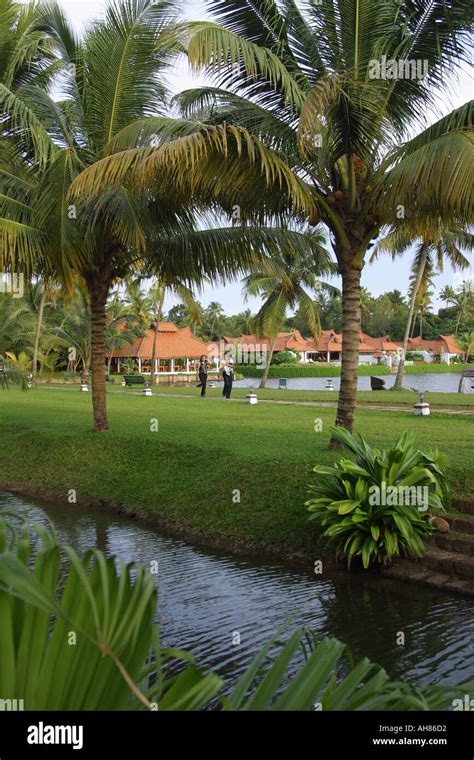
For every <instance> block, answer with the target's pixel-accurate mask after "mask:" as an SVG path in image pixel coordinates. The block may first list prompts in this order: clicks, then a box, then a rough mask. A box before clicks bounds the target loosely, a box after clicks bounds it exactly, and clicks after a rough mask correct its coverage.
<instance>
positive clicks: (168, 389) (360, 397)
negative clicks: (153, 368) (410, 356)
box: [56, 381, 474, 409]
mask: <svg viewBox="0 0 474 760" xmlns="http://www.w3.org/2000/svg"><path fill="white" fill-rule="evenodd" d="M196 382H197V381H196ZM195 386H196V383H190V384H189V385H186V386H182V385H157V386H156V387H155V388H154V389H153V390H154V392H155V393H159V394H162V393H169V394H170V395H183V396H198V395H199V390H198V389H197V388H196V387H195ZM56 387H57V386H56ZM70 387H71V386H70ZM139 388H140V386H138V389H139ZM74 390H75V391H77V385H76V386H74ZM109 391H110V392H124V393H129V394H131V395H134V394H136V393H137V392H138V393H140V390H138V391H137V387H134V388H133V387H132V388H122V386H121V385H120V384H118V383H117V384H115V385H110V386H109ZM248 392H249V389H248V387H245V388H234V389H233V390H232V396H233V397H234V398H241V399H243V398H245V396H246V395H247V393H248ZM256 392H257V395H258V397H259V398H261V399H270V400H275V401H312V402H319V401H331V402H333V403H337V396H338V394H337V392H335V391H314V390H311V391H304V390H290V389H288V390H278V388H264V389H262V390H261V389H260V388H257V389H256ZM207 394H208V395H209V396H211V397H215V398H221V397H222V388H208V389H207ZM426 400H427V401H429V403H430V404H432V405H433V406H439V407H442V408H443V409H450V408H453V409H455V408H456V407H461V408H466V409H468V408H471V407H474V393H428V394H427V396H426ZM357 401H358V402H359V403H361V404H377V405H380V404H386V405H387V406H406V407H407V409H412V408H413V404H414V403H416V402H417V401H418V396H417V394H416V393H413V391H409V390H400V391H375V392H374V391H359V392H358V393H357Z"/></svg>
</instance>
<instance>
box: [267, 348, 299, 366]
mask: <svg viewBox="0 0 474 760" xmlns="http://www.w3.org/2000/svg"><path fill="white" fill-rule="evenodd" d="M298 362H299V357H298V356H296V355H295V354H294V353H293V352H292V351H279V352H278V353H277V354H275V355H274V357H273V359H272V364H289V365H292V364H298Z"/></svg>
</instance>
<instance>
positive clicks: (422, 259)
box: [370, 219, 473, 390]
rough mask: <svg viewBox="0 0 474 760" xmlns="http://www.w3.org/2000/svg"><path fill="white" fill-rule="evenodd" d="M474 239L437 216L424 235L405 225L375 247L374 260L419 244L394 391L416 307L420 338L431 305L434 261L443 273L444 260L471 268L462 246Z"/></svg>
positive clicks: (455, 266)
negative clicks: (451, 227)
mask: <svg viewBox="0 0 474 760" xmlns="http://www.w3.org/2000/svg"><path fill="white" fill-rule="evenodd" d="M425 224H426V222H425ZM472 240H473V238H472V235H471V234H470V233H469V232H467V231H465V230H462V229H461V230H455V231H453V230H451V229H449V228H447V227H445V226H444V225H443V224H442V223H440V220H439V219H438V220H436V222H432V224H431V230H430V231H429V232H428V230H427V231H426V232H425V233H424V234H423V235H421V236H419V235H416V231H415V230H414V229H412V230H411V232H410V229H409V228H408V227H407V226H406V227H404V228H401V229H399V230H395V231H394V232H392V233H391V234H389V235H387V236H386V237H385V238H384V240H382V242H381V243H379V244H378V245H377V247H376V248H375V250H374V252H373V254H372V256H371V259H370V260H371V261H374V260H375V259H376V258H377V256H378V255H379V253H382V252H385V253H390V254H391V256H392V259H395V258H396V257H398V256H402V255H404V254H406V252H407V251H408V250H410V248H411V246H412V245H413V244H417V248H416V249H415V255H414V257H413V260H412V267H411V270H412V276H411V287H410V291H409V298H410V301H409V306H408V316H407V322H406V327H405V334H404V336H403V344H402V351H401V356H400V361H399V364H398V369H397V376H396V378H395V383H394V385H393V390H397V389H399V388H401V387H402V382H403V373H404V368H405V357H406V352H407V345H408V338H409V336H410V330H411V328H412V324H413V328H414V319H413V317H414V314H415V310H417V309H418V314H419V317H420V338H421V337H422V330H423V327H422V321H423V312H424V311H425V310H426V307H427V305H428V301H427V294H428V285H429V283H430V281H431V280H432V277H433V274H434V269H435V262H436V264H437V267H438V270H439V271H440V272H442V271H443V266H444V261H445V260H447V261H449V263H450V264H451V266H452V268H453V269H466V268H468V267H469V260H468V259H467V258H466V257H465V256H464V254H463V253H462V251H461V250H460V249H461V248H472ZM441 298H442V295H441ZM428 300H429V299H428Z"/></svg>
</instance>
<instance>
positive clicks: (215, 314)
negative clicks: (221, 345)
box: [204, 301, 224, 340]
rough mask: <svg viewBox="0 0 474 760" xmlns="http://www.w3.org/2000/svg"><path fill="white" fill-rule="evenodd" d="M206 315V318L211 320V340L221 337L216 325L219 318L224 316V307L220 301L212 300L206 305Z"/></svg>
mask: <svg viewBox="0 0 474 760" xmlns="http://www.w3.org/2000/svg"><path fill="white" fill-rule="evenodd" d="M204 315H205V317H206V319H207V320H208V321H209V331H210V337H211V340H216V338H221V337H222V336H221V335H217V333H216V325H217V323H218V322H219V320H220V319H221V318H222V317H223V316H224V309H223V308H222V305H221V304H220V303H218V302H217V301H211V303H210V304H209V305H208V306H206V308H205V310H204Z"/></svg>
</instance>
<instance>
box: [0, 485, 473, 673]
mask: <svg viewBox="0 0 474 760" xmlns="http://www.w3.org/2000/svg"><path fill="white" fill-rule="evenodd" d="M5 509H8V510H9V511H13V512H15V513H16V514H21V515H24V516H28V517H29V518H31V519H35V520H38V521H43V520H44V514H43V511H44V512H46V513H47V514H48V515H49V517H50V518H51V519H52V520H53V522H54V523H55V525H56V528H57V532H58V536H59V540H60V542H61V543H69V544H72V545H73V546H74V547H75V548H76V550H77V551H78V552H79V553H82V552H84V551H85V550H86V549H88V548H91V547H94V546H98V547H99V548H101V549H102V550H104V551H105V552H106V554H108V555H110V554H120V555H122V556H123V557H124V558H125V559H126V560H127V561H136V562H139V563H142V564H144V565H145V566H147V567H150V563H151V562H153V561H158V563H159V572H158V575H157V584H158V590H159V604H158V610H157V621H158V622H160V624H161V629H162V637H163V643H164V644H166V645H172V646H175V647H180V648H183V649H187V650H190V651H191V652H192V653H193V654H194V655H195V656H196V657H197V659H198V661H199V662H200V664H203V665H207V666H209V667H211V668H213V669H214V670H216V671H218V672H219V673H221V674H223V675H225V676H226V681H227V682H228V683H230V682H232V681H233V680H234V679H235V677H236V676H237V674H238V673H239V672H241V671H242V670H243V669H244V668H245V667H246V665H247V664H248V663H249V661H250V659H251V658H252V656H254V655H255V654H256V652H257V651H258V649H259V647H260V646H261V645H262V644H263V643H264V642H265V641H266V640H267V639H268V638H269V637H270V635H271V634H273V633H274V632H275V630H276V629H277V628H278V627H279V626H280V625H281V624H282V623H283V622H284V621H285V620H287V619H288V618H289V617H290V616H291V615H293V614H294V615H295V622H294V623H293V625H296V624H298V625H305V626H307V627H309V628H311V629H313V630H314V631H316V633H317V634H318V636H321V637H322V636H324V635H328V634H329V635H334V636H337V637H338V638H339V639H341V640H342V641H344V642H345V643H347V644H349V645H350V647H351V648H352V652H353V654H354V656H355V657H356V658H357V659H359V658H361V657H363V656H367V657H369V658H370V659H372V660H373V661H375V662H378V663H380V664H381V665H383V666H384V667H385V668H386V670H387V672H388V673H389V675H390V676H391V677H392V678H395V679H403V680H410V681H412V682H414V683H416V684H418V685H422V684H424V683H439V682H443V683H459V682H461V681H464V680H466V679H467V678H473V677H474V656H473V655H474V644H473V642H474V614H473V613H474V604H473V602H472V600H470V599H468V598H463V597H460V596H454V595H451V594H449V593H447V592H441V591H436V590H431V589H426V588H423V587H421V586H420V587H419V586H415V585H409V584H403V583H399V582H396V581H390V580H388V579H381V578H378V577H375V576H366V575H363V574H352V575H349V574H347V573H345V572H341V573H333V574H331V575H327V574H324V575H323V576H316V575H314V573H312V572H311V568H309V569H308V571H307V572H305V571H304V570H301V569H294V568H291V567H287V566H285V565H278V564H274V563H271V562H268V561H261V562H259V561H258V560H256V559H254V558H252V559H246V558H239V557H235V556H232V555H230V554H227V553H224V552H216V551H215V550H212V551H211V550H206V549H202V548H197V547H194V546H191V545H190V544H187V543H185V542H184V541H181V540H177V539H175V538H168V537H166V536H163V535H161V534H160V533H158V532H157V531H156V530H154V529H152V528H150V527H148V526H143V525H140V524H138V523H137V522H134V521H132V520H129V519H127V518H124V517H120V516H116V515H111V514H108V513H103V512H98V511H92V510H85V509H83V508H80V507H78V506H77V505H72V504H67V503H66V504H63V505H57V504H56V505H51V504H48V505H42V506H41V508H40V507H39V506H36V505H34V504H32V503H30V502H29V501H25V500H23V499H20V498H18V497H16V496H12V495H9V494H3V495H0V514H1V511H2V510H5ZM42 510H43V511H42ZM400 631H402V632H404V634H405V646H404V647H401V646H398V645H397V644H396V638H397V633H398V632H400ZM235 632H239V634H240V641H241V643H240V645H239V646H235V645H234V644H233V643H232V640H233V634H234V633H235Z"/></svg>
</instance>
